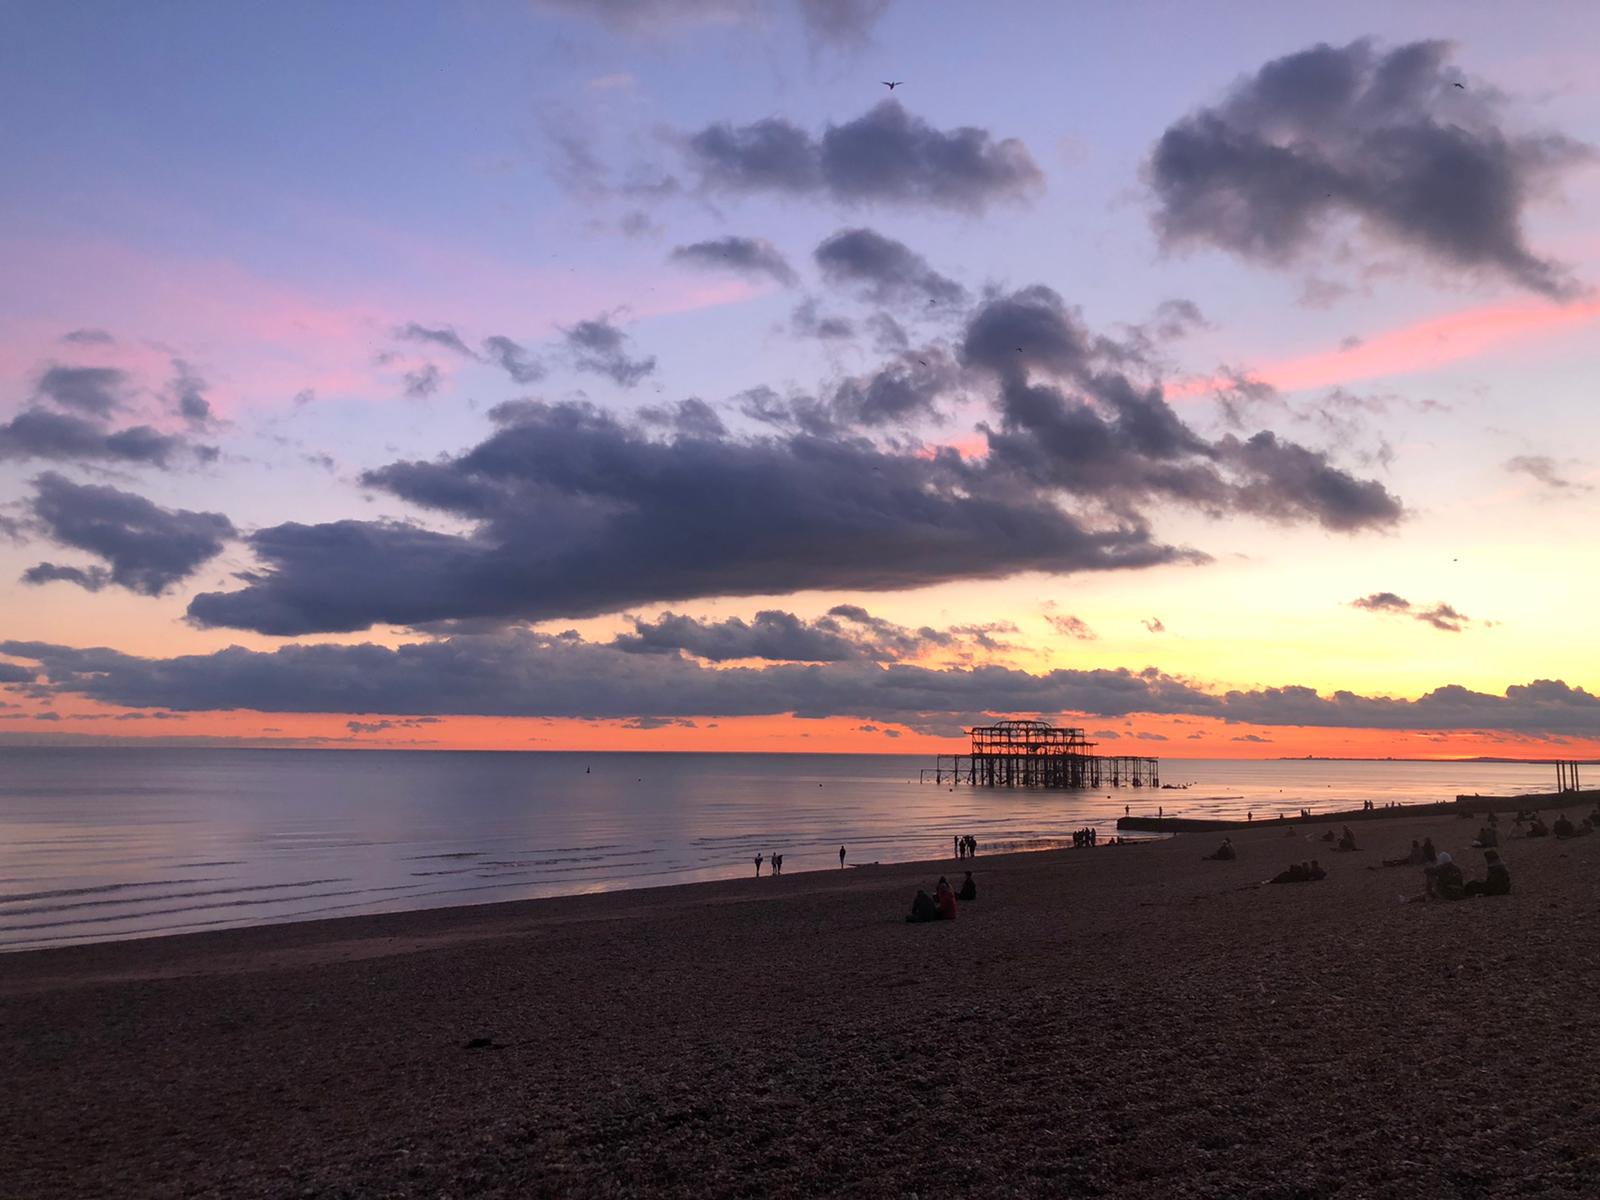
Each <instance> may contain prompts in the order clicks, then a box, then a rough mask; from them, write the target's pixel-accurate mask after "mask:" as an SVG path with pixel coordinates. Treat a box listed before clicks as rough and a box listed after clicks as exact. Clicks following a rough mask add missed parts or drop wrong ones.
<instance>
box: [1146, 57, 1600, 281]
mask: <svg viewBox="0 0 1600 1200" xmlns="http://www.w3.org/2000/svg"><path fill="white" fill-rule="evenodd" d="M1449 57H1450V46H1449V45H1448V43H1445V42H1413V43H1410V44H1408V45H1404V46H1399V47H1396V48H1395V49H1392V50H1388V51H1383V50H1379V49H1378V48H1376V47H1375V46H1374V45H1373V44H1372V43H1371V42H1370V41H1367V40H1362V41H1356V42H1352V43H1350V44H1349V45H1346V46H1329V45H1326V44H1322V45H1317V46H1314V47H1312V48H1311V49H1309V50H1304V51H1301V52H1300V53H1297V54H1291V55H1287V56H1285V57H1283V58H1279V59H1275V60H1273V61H1272V62H1269V63H1267V64H1266V65H1265V66H1264V67H1262V68H1261V69H1260V70H1259V71H1258V72H1257V73H1256V74H1255V75H1254V76H1252V77H1249V78H1247V79H1244V80H1242V81H1241V82H1239V83H1238V84H1236V85H1235V86H1234V88H1233V89H1232V90H1231V91H1230V92H1229V93H1228V95H1227V96H1226V97H1225V98H1224V99H1223V100H1222V102H1221V103H1219V104H1217V105H1215V106H1213V107H1209V108H1202V109H1199V110H1198V111H1196V112H1194V113H1192V114H1190V115H1189V116H1187V117H1185V118H1183V119H1182V120H1181V121H1179V122H1177V123H1176V124H1174V125H1172V126H1171V127H1170V128H1168V129H1167V130H1166V132H1165V133H1163V134H1162V136H1161V138H1160V140H1159V141H1158V142H1157V143H1156V146H1155V149H1154V151H1153V152H1152V154H1151V158H1150V161H1149V164H1148V167H1147V177H1148V181H1149V183H1150V186H1151V188H1152V189H1153V191H1154V194H1155V199H1156V211H1155V214H1154V221H1155V226H1156V229H1157V230H1158V232H1159V233H1160V235H1161V238H1162V240H1163V241H1164V242H1165V243H1166V244H1168V245H1169V246H1179V245H1185V244H1196V243H1209V244H1212V245H1216V246H1220V247H1221V248H1223V249H1225V250H1231V251H1233V252H1235V253H1237V254H1241V255H1244V256H1246V257H1250V258H1255V259H1259V260H1262V261H1265V262H1269V263H1276V264H1282V263H1288V262H1291V261H1294V260H1296V259H1299V258H1301V257H1303V256H1304V255H1305V254H1306V253H1307V252H1308V251H1309V250H1311V249H1312V248H1314V247H1317V246H1319V245H1321V244H1323V243H1324V241H1325V240H1327V239H1328V238H1329V237H1330V236H1331V235H1333V234H1335V233H1336V232H1337V230H1338V227H1339V224H1340V222H1341V221H1343V220H1345V219H1350V218H1353V219H1355V220H1357V221H1359V222H1360V223H1361V224H1362V225H1363V226H1364V228H1365V229H1366V230H1367V231H1368V232H1369V234H1371V235H1373V236H1374V237H1376V238H1378V239H1379V240H1381V241H1384V242H1387V243H1389V244H1393V245H1399V246H1404V247H1406V248H1409V249H1411V250H1414V251H1417V252H1420V253H1421V254H1423V255H1425V256H1427V257H1429V258H1431V259H1432V260H1434V261H1435V262H1438V263H1442V264H1444V265H1446V266H1450V267H1454V268H1458V269H1465V270H1470V271H1493V272H1496V273H1499V274H1501V275H1503V276H1505V277H1506V278H1509V279H1511V280H1513V281H1515V282H1516V283H1518V284H1520V285H1521V286H1523V287H1526V288H1529V289H1531V290H1533V291H1536V292H1539V293H1542V294H1544V295H1547V296H1554V297H1565V296H1569V295H1571V294H1572V293H1573V292H1574V291H1575V287H1576V285H1575V284H1574V282H1573V280H1572V278H1571V277H1570V275H1569V273H1568V271H1567V269H1566V268H1565V267H1564V266H1562V265H1561V264H1559V263H1556V262H1554V261H1552V260H1550V259H1547V258H1541V257H1539V256H1538V255H1536V254H1535V253H1534V252H1533V251H1532V250H1531V249H1530V248H1529V247H1528V244H1527V241H1526V238H1525V236H1524V233H1523V228H1522V222H1523V211H1524V209H1525V208H1526V206H1527V204H1528V202H1529V201H1530V200H1531V199H1536V198H1538V197H1539V196H1541V195H1542V194H1544V193H1545V192H1546V191H1547V190H1548V186H1549V185H1550V184H1551V183H1552V182H1553V181H1554V180H1556V179H1557V178H1558V177H1559V176H1560V175H1561V174H1562V173H1564V172H1565V171H1566V170H1567V169H1568V168H1570V167H1572V166H1573V165H1575V164H1577V163H1580V162H1583V161H1586V160H1588V159H1590V158H1591V157H1592V152H1591V151H1590V150H1589V148H1588V147H1586V146H1584V145H1582V144H1580V143H1578V142H1575V141H1572V140H1571V139H1568V138H1565V137H1562V136H1560V135H1556V134H1541V135H1530V134H1520V133H1514V132H1507V131H1506V130H1504V129H1503V128H1502V124H1503V114H1502V113H1501V112H1500V108H1501V107H1502V106H1501V103H1500V101H1499V99H1498V97H1497V96H1496V94H1495V93H1493V92H1492V91H1491V90H1488V89H1479V88H1458V87H1456V86H1454V85H1455V84H1456V83H1457V82H1459V79H1460V75H1459V72H1458V71H1457V70H1456V69H1455V68H1454V67H1452V66H1451V65H1450V64H1449Z"/></svg>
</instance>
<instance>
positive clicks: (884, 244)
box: [814, 229, 967, 306]
mask: <svg viewBox="0 0 1600 1200" xmlns="http://www.w3.org/2000/svg"><path fill="white" fill-rule="evenodd" d="M814 257H815V258H816V260H817V266H819V267H821V268H822V274H823V276H824V277H825V278H826V279H827V280H828V281H829V282H831V283H835V284H840V285H843V286H846V287H850V288H853V289H856V290H858V291H860V292H861V293H862V294H864V295H865V296H866V297H867V298H868V299H870V300H873V301H874V302H876V303H878V304H907V303H916V304H918V305H919V306H920V305H926V304H958V303H960V302H961V301H963V300H965V299H966V294H967V293H966V289H965V288H963V287H962V286H961V285H960V284H959V283H957V282H956V281H955V280H953V279H947V278H945V276H943V275H941V274H939V272H937V271H935V270H934V269H933V268H932V267H930V266H929V265H928V263H927V260H926V259H924V258H923V257H922V256H921V255H920V254H917V253H916V252H915V251H913V250H912V249H911V248H910V247H909V246H907V245H905V244H904V243H903V242H897V241H895V240H894V239H893V238H887V237H884V236H883V235H882V234H881V233H878V232H876V231H874V230H871V229H841V230H839V232H838V233H835V234H834V235H833V236H832V237H830V238H828V239H827V240H826V241H824V242H823V243H822V244H821V245H819V246H818V247H817V249H816V251H815V254H814Z"/></svg>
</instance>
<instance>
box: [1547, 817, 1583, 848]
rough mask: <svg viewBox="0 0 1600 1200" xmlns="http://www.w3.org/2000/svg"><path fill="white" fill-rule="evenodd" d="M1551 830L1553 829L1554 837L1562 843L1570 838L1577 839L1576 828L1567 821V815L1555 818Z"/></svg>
mask: <svg viewBox="0 0 1600 1200" xmlns="http://www.w3.org/2000/svg"><path fill="white" fill-rule="evenodd" d="M1553 829H1554V832H1555V835H1556V837H1557V838H1559V839H1560V840H1562V841H1563V842H1564V841H1566V840H1567V839H1568V838H1570V837H1577V836H1578V830H1577V827H1576V826H1574V825H1573V823H1572V822H1571V821H1569V820H1567V814H1566V813H1562V814H1561V815H1560V816H1559V817H1557V818H1556V823H1555V825H1554V826H1553Z"/></svg>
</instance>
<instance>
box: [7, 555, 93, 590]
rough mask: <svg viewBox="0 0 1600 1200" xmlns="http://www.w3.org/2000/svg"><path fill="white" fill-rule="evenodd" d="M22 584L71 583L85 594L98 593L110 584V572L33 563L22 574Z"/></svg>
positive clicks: (91, 568)
mask: <svg viewBox="0 0 1600 1200" xmlns="http://www.w3.org/2000/svg"><path fill="white" fill-rule="evenodd" d="M22 582H23V583H31V584H34V585H36V586H37V585H40V584H46V583H72V584H76V585H77V586H78V587H81V588H82V589H83V590H84V591H86V592H98V591H99V590H100V589H101V588H103V587H105V586H106V584H108V583H110V582H111V572H110V571H108V570H106V569H105V568H104V567H63V566H58V565H57V564H55V563H53V562H42V563H35V564H34V565H33V566H31V567H29V568H28V569H27V570H26V571H24V572H23V573H22Z"/></svg>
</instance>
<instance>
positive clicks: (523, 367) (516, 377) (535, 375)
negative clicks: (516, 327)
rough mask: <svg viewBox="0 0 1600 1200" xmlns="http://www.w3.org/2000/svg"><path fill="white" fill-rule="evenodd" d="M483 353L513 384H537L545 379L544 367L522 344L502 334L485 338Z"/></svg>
mask: <svg viewBox="0 0 1600 1200" xmlns="http://www.w3.org/2000/svg"><path fill="white" fill-rule="evenodd" d="M483 353H484V356H485V357H486V358H487V359H488V360H489V361H490V362H492V363H494V364H495V365H496V366H498V367H499V368H500V369H501V370H502V371H504V372H505V373H506V374H507V375H509V376H510V377H511V382H513V383H537V382H538V381H539V380H541V379H543V378H544V365H543V364H542V363H540V362H539V360H538V359H536V358H534V357H533V356H532V355H531V354H529V353H528V351H527V349H526V348H524V347H523V346H522V345H521V344H520V343H518V342H514V341H512V340H511V339H510V338H508V337H505V336H504V335H502V334H495V335H493V336H492V337H486V338H484V339H483Z"/></svg>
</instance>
